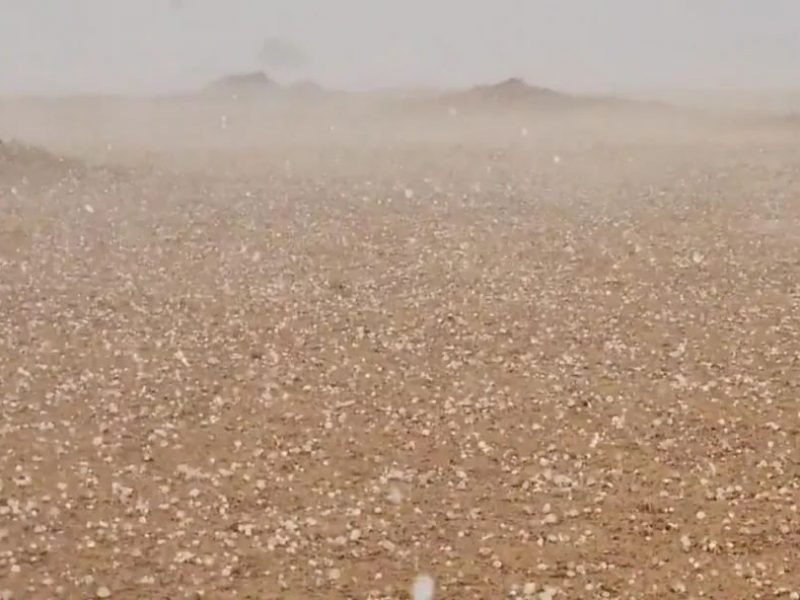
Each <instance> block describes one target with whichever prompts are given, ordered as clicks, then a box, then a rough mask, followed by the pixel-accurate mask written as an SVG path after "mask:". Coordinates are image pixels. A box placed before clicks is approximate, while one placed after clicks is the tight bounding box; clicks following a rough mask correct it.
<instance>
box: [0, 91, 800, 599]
mask: <svg viewBox="0 0 800 600" xmlns="http://www.w3.org/2000/svg"><path fill="white" fill-rule="evenodd" d="M176 102H177V101H176ZM182 102H186V101H185V100H183V101H182ZM34 104H35V103H34ZM9 110H10V109H9ZM15 110H16V111H17V112H16V113H14V114H15V115H17V117H18V118H14V117H12V116H10V114H11V113H10V112H8V111H6V112H5V113H4V116H3V117H2V118H0V125H2V128H0V135H3V132H4V131H5V132H6V133H5V135H6V142H5V143H4V144H3V145H2V146H0V598H2V599H3V600H7V599H9V598H14V599H34V598H42V599H45V598H47V599H49V598H113V599H123V598H124V599H135V598H148V599H158V598H163V599H178V598H209V599H210V598H252V599H301V598H302V599H311V598H320V599H322V598H325V599H336V598H353V599H371V600H379V599H380V600H382V599H386V600H389V599H404V598H410V597H411V596H410V589H411V586H412V583H413V581H414V578H415V577H416V576H417V575H419V574H428V575H430V576H431V577H433V578H434V579H435V582H436V591H437V596H436V597H437V599H450V598H452V599H467V598H475V599H495V598H519V599H528V600H548V599H550V600H558V599H562V598H563V599H573V598H574V599H582V598H585V599H598V598H610V599H611V598H628V599H632V598H652V599H655V598H659V599H661V598H695V599H699V598H715V599H726V600H734V599H753V598H781V599H785V600H790V599H792V600H797V599H798V598H800V572H798V565H800V515H799V514H798V503H800V492H798V488H799V487H800V437H799V436H800V403H798V393H799V392H800V337H798V336H800V146H798V144H797V140H798V139H800V138H799V137H798V133H797V131H794V132H793V131H791V130H788V129H786V128H785V127H777V126H776V127H770V126H768V125H766V124H761V125H758V126H756V125H754V124H750V125H747V126H746V127H745V126H744V125H742V126H741V127H739V126H737V125H736V124H735V123H727V124H724V125H723V124H720V123H715V124H714V125H713V126H708V127H705V126H700V125H698V124H697V123H692V122H689V121H687V120H682V119H677V120H675V121H674V122H672V121H669V120H666V121H665V120H664V119H663V118H662V117H663V115H662V117H656V116H654V117H653V118H652V119H651V122H650V123H649V124H647V122H648V119H646V118H645V117H643V116H642V115H637V116H635V117H634V116H631V117H630V118H626V117H623V116H619V115H618V116H617V117H615V118H614V119H610V118H602V119H601V118H600V117H598V116H596V115H595V116H587V115H582V116H574V117H569V116H564V115H560V116H557V117H556V116H552V115H540V116H538V117H532V116H526V115H521V114H518V115H508V114H502V115H500V114H496V115H484V116H477V115H475V114H472V115H469V116H463V117H462V116H459V115H457V114H456V115H453V114H452V113H448V114H447V116H446V118H445V124H442V123H441V122H440V121H438V120H437V119H436V118H434V116H432V115H421V114H414V115H405V116H403V115H400V114H397V113H393V114H388V115H387V114H384V115H382V116H375V115H372V116H366V115H363V114H362V115H361V117H360V118H358V119H356V118H355V117H354V116H353V115H352V114H345V113H343V112H341V111H330V112H324V111H317V112H315V113H314V115H304V116H301V117H302V118H301V117H298V116H297V115H295V116H294V118H293V119H291V118H289V117H288V116H287V115H288V113H287V112H286V111H278V114H277V116H276V114H275V113H273V114H272V115H271V116H268V117H264V118H263V119H261V118H260V117H259V118H258V119H256V117H255V116H254V115H255V114H256V113H257V108H254V107H252V106H248V107H246V108H242V107H241V105H239V108H236V107H233V108H230V107H229V108H228V109H225V110H226V111H227V112H224V113H223V112H219V111H220V110H221V109H220V107H219V106H217V105H203V106H197V107H190V106H188V105H186V106H184V107H183V109H180V110H179V109H178V108H176V107H175V106H171V107H164V106H155V105H152V104H147V105H146V106H145V105H143V106H139V107H137V106H136V104H135V103H133V102H131V103H128V104H125V106H123V107H117V108H115V109H113V110H112V109H108V108H107V109H106V110H104V111H102V110H98V109H97V107H96V106H95V107H89V108H87V107H85V106H83V107H82V106H81V105H80V103H79V102H78V101H75V102H73V103H72V104H70V105H69V106H66V107H63V109H60V110H61V112H60V113H59V112H58V111H54V110H53V109H52V107H50V108H47V109H44V108H41V107H38V108H37V106H33V105H31V106H28V108H26V109H25V110H22V109H20V107H19V106H17V107H16V109H15ZM26 111H27V112H26ZM37 111H39V112H38V113H37ZM114 111H116V112H114ZM37 114H38V117H39V118H38V120H37V119H34V118H33V116H35V115H37ZM79 116H80V118H78V117H79ZM223 117H224V118H223ZM259 119H260V120H259ZM787 127H788V126H787ZM26 134H27V138H26ZM10 135H14V136H16V137H19V138H20V139H28V140H30V141H31V142H32V143H35V144H36V146H26V145H23V144H19V143H10V142H8V140H7V137H8V136H10ZM148 136H149V137H148ZM167 142H169V143H167ZM43 148H48V151H45V150H44V149H43ZM65 156H66V157H71V158H64V157H65Z"/></svg>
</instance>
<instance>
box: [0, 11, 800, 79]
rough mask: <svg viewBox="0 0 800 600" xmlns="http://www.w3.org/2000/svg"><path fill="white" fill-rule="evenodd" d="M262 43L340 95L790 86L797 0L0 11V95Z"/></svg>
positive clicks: (125, 74) (797, 46)
mask: <svg viewBox="0 0 800 600" xmlns="http://www.w3.org/2000/svg"><path fill="white" fill-rule="evenodd" d="M275 37H277V38H280V39H284V40H288V41H290V42H292V43H293V44H295V45H296V46H298V47H300V48H302V50H303V51H304V52H305V53H306V55H307V56H308V59H309V60H308V64H307V65H305V67H303V68H302V69H299V70H295V71H293V72H291V73H280V75H281V76H283V77H288V76H292V77H309V78H314V79H318V80H320V81H322V82H324V83H326V84H328V85H337V86H342V87H348V88H365V87H384V86H405V85H415V84H420V85H431V84H447V85H454V84H455V85H469V84H472V83H475V82H488V81H493V80H499V79H502V78H505V77H510V76H522V77H525V78H526V79H528V80H530V81H532V82H535V83H539V84H543V85H550V86H555V87H562V88H566V89H572V90H592V91H612V90H615V89H620V88H626V89H636V88H647V89H651V88H676V87H682V88H719V87H741V88H758V87H790V88H800V0H0V93H10V92H79V91H84V92H88V91H109V92H118V91H130V92H150V91H166V90H179V89H182V88H185V87H187V86H194V85H199V84H202V83H204V82H205V81H207V80H208V79H210V78H214V77H216V76H218V75H220V74H224V73H227V72H232V71H247V70H251V69H254V68H257V67H258V66H259V62H258V60H259V58H258V57H259V50H260V48H261V46H262V44H263V42H264V40H265V39H268V38H275Z"/></svg>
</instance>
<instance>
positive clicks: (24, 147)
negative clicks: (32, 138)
mask: <svg viewBox="0 0 800 600" xmlns="http://www.w3.org/2000/svg"><path fill="white" fill-rule="evenodd" d="M72 162H74V161H71V160H69V159H66V158H64V157H61V156H56V155H55V154H52V153H50V152H48V151H47V150H44V149H43V148H39V147H37V146H32V145H29V144H24V143H22V142H17V141H13V140H12V141H5V140H0V170H2V169H4V168H8V167H15V168H19V167H23V166H28V167H51V166H67V167H69V166H72V165H71V163H72Z"/></svg>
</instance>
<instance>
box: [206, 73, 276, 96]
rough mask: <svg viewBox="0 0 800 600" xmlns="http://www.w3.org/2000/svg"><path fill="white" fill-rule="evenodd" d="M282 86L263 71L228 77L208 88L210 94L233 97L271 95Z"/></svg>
mask: <svg viewBox="0 0 800 600" xmlns="http://www.w3.org/2000/svg"><path fill="white" fill-rule="evenodd" d="M278 89H280V86H279V85H278V84H277V83H276V82H275V81H273V80H272V79H270V78H269V77H267V75H266V74H265V73H263V72H261V71H256V72H253V73H241V74H236V75H228V76H227V77H223V78H221V79H218V80H217V81H215V82H213V83H212V84H211V85H209V86H208V88H207V90H206V91H208V92H211V93H214V94H223V95H230V96H232V97H239V96H252V95H258V94H269V93H273V92H275V91H276V90H278Z"/></svg>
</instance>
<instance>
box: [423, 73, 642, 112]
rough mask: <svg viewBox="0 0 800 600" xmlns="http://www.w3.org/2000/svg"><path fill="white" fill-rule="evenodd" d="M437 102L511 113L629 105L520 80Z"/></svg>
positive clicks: (447, 96) (480, 87) (449, 94)
mask: <svg viewBox="0 0 800 600" xmlns="http://www.w3.org/2000/svg"><path fill="white" fill-rule="evenodd" d="M439 100H440V101H441V102H445V103H447V104H448V105H450V106H452V107H464V108H483V107H486V108H513V109H527V108H531V109H537V108H538V109H574V108H592V107H610V106H617V105H620V106H623V105H629V104H630V101H626V100H622V99H619V98H613V97H610V96H588V95H575V94H567V93H564V92H559V91H556V90H552V89H550V88H546V87H540V86H536V85H530V84H528V83H527V82H525V81H524V80H523V79H518V78H512V79H506V80H505V81H501V82H499V83H495V84H490V85H478V86H475V87H473V88H470V89H467V90H460V91H456V92H447V93H445V94H444V95H442V96H440V98H439Z"/></svg>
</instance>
